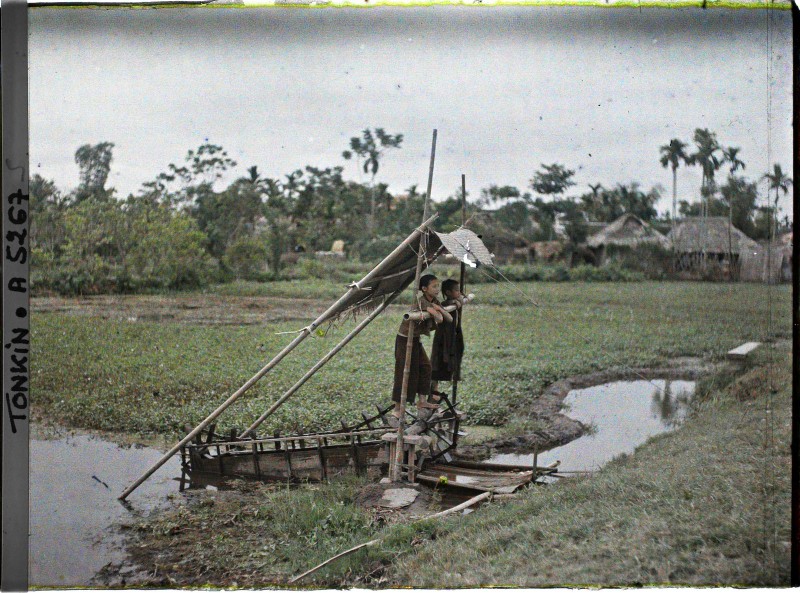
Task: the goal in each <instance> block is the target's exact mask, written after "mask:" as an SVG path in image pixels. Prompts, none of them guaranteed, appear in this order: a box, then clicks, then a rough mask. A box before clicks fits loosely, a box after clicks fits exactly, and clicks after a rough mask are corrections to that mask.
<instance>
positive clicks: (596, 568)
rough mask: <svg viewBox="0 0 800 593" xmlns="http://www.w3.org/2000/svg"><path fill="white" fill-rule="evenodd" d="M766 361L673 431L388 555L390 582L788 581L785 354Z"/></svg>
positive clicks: (709, 396)
mask: <svg viewBox="0 0 800 593" xmlns="http://www.w3.org/2000/svg"><path fill="white" fill-rule="evenodd" d="M764 357H765V355H764V353H762V362H766V360H765V358H764ZM775 360H776V364H775V365H773V366H771V367H761V368H757V369H755V370H753V371H751V372H750V373H749V374H747V375H745V376H744V377H742V378H741V379H739V380H738V381H736V382H734V383H732V384H730V385H728V386H727V387H725V388H722V389H717V388H716V387H714V386H713V385H712V386H711V391H710V392H708V393H706V394H705V396H704V398H703V399H702V401H700V402H699V405H698V406H697V410H696V411H695V413H694V414H693V415H692V416H691V417H690V418H689V420H688V421H687V422H686V424H685V425H684V426H683V427H682V428H681V429H680V430H679V431H678V432H676V433H672V434H665V435H662V436H661V437H659V438H655V439H652V440H651V441H649V442H648V443H647V444H646V445H644V446H642V447H640V448H639V449H638V450H637V451H636V453H635V454H634V455H632V456H629V457H626V458H622V459H618V460H616V461H615V462H612V463H611V464H609V465H608V466H606V468H605V469H604V470H603V471H602V472H600V473H599V474H598V475H597V476H595V477H592V478H587V479H582V480H575V481H570V482H569V483H563V484H560V485H558V486H557V487H553V488H545V489H539V490H535V491H530V492H528V493H527V494H526V495H525V496H524V497H523V498H522V499H521V500H520V501H519V502H514V503H513V504H509V505H507V506H506V507H504V508H502V509H498V510H496V511H494V512H486V513H479V514H476V515H475V516H474V518H473V517H470V519H469V520H461V522H460V524H458V520H455V521H453V523H454V525H452V526H451V531H450V533H448V534H447V535H446V536H440V537H439V538H437V539H436V541H433V542H430V543H427V544H426V545H424V546H422V547H421V548H419V549H418V550H417V553H416V554H413V555H408V556H404V557H403V559H402V560H400V561H399V562H397V563H395V565H394V566H393V568H392V572H391V577H392V578H391V580H392V582H394V583H398V584H399V583H403V584H409V585H412V586H417V587H441V586H446V587H463V586H468V585H488V584H496V585H501V584H508V585H516V586H526V587H533V586H541V585H547V584H553V583H574V584H620V585H633V584H637V583H644V584H647V583H676V584H677V583H681V584H694V585H700V584H716V583H725V584H741V585H755V584H758V585H767V584H770V585H778V584H783V585H786V584H788V579H789V539H790V521H789V519H790V502H791V487H790V475H791V457H790V442H791V354H790V353H787V352H786V351H784V352H782V353H780V354H777V355H776V358H775ZM771 385H773V386H774V387H775V388H776V390H777V392H776V393H775V394H774V395H772V396H770V395H768V390H769V387H770V386H771ZM768 400H769V401H768ZM768 403H769V404H770V405H771V408H772V411H771V414H772V416H773V419H774V420H773V427H774V443H775V445H774V448H771V449H769V450H768V449H765V447H764V443H765V435H766V430H767V429H766V424H765V422H764V418H765V416H767V415H768V414H766V412H765V408H766V406H767V405H768Z"/></svg>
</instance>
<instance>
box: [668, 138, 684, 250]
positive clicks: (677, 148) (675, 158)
mask: <svg viewBox="0 0 800 593" xmlns="http://www.w3.org/2000/svg"><path fill="white" fill-rule="evenodd" d="M685 149H686V144H685V143H684V142H681V141H680V140H678V139H677V138H673V139H672V140H670V141H669V144H665V145H664V146H662V147H661V166H662V167H664V168H665V169H666V168H667V167H670V166H671V167H672V231H673V233H672V234H673V236H674V235H675V217H676V216H677V203H678V166H679V165H680V162H681V161H683V162H684V163H687V164H689V155H688V154H686V150H685Z"/></svg>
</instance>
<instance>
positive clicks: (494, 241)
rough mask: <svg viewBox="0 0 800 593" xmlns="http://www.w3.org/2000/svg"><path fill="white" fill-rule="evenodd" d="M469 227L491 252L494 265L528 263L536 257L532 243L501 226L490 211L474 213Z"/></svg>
mask: <svg viewBox="0 0 800 593" xmlns="http://www.w3.org/2000/svg"><path fill="white" fill-rule="evenodd" d="M470 226H471V228H473V229H474V230H475V232H476V233H478V234H479V235H480V237H481V240H482V241H483V242H484V244H485V245H486V247H487V248H488V249H489V251H491V252H492V255H493V256H494V261H495V262H496V263H503V264H507V263H515V262H521V263H530V262H531V261H532V260H533V259H534V258H535V257H536V252H535V250H534V246H533V243H531V242H530V241H528V240H527V239H525V238H524V237H523V236H522V235H520V234H519V233H517V232H515V231H512V230H511V229H509V228H507V227H506V226H504V225H503V224H501V223H500V222H499V221H498V220H496V219H495V217H494V215H493V213H492V212H491V211H486V210H483V211H481V212H478V213H476V214H475V215H474V216H473V218H472V222H471V224H470Z"/></svg>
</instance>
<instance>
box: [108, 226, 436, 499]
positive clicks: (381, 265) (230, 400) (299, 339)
mask: <svg viewBox="0 0 800 593" xmlns="http://www.w3.org/2000/svg"><path fill="white" fill-rule="evenodd" d="M436 216H437V215H435V214H434V215H433V216H431V217H430V218H427V217H426V219H425V220H424V222H423V223H422V224H421V225H420V226H419V227H418V228H416V229H414V231H413V232H412V233H411V234H410V235H409V236H408V237H406V239H405V240H404V241H403V242H402V243H401V244H400V245H398V246H397V247H396V248H395V249H394V250H393V251H392V252H391V253H390V254H389V255H387V256H386V257H385V258H384V259H383V260H382V261H381V262H380V263H379V264H378V265H377V266H375V267H374V268H373V269H372V270H370V271H369V272H368V273H367V275H366V276H364V277H363V278H362V279H361V280H360V281H359V282H355V283H354V284H352V285H351V287H350V290H348V291H347V292H346V293H345V294H344V295H342V296H341V297H340V298H339V299H338V300H337V301H336V302H335V303H334V304H332V305H331V306H330V307H328V309H327V310H326V311H325V312H324V313H323V314H322V315H320V316H319V317H317V318H316V319H315V320H314V321H313V322H311V324H310V325H309V326H307V327H305V328H303V330H302V331H301V333H300V334H298V335H297V337H295V339H294V340H292V341H291V342H290V343H289V344H288V345H287V346H286V347H285V348H284V349H283V350H281V351H280V352H279V353H278V354H277V355H276V356H275V358H273V359H272V360H271V361H269V362H268V363H267V364H266V365H265V366H264V367H263V368H262V369H261V370H260V371H258V372H257V373H256V374H255V375H253V376H252V377H251V378H250V380H248V381H247V383H245V384H244V385H242V386H241V387H240V388H239V389H238V390H237V391H236V392H235V393H234V394H233V395H231V396H230V397H229V398H228V399H226V400H225V401H224V402H223V403H222V404H220V406H219V407H218V408H217V409H216V410H214V411H213V412H212V413H211V414H210V415H209V416H208V417H207V418H206V419H205V420H203V421H202V422H201V423H200V424H198V425H197V426H196V427H195V428H194V430H192V431H191V432H190V433H189V434H187V435H186V436H185V437H183V439H181V441H180V442H179V443H177V444H176V445H175V446H173V447H172V449H170V450H169V451H167V452H166V453H165V454H164V455H163V457H161V459H159V460H158V461H157V462H156V463H155V464H154V465H153V466H152V467H151V468H150V469H148V470H147V471H146V472H145V473H144V474H142V476H141V477H140V478H138V479H137V480H136V481H135V482H134V483H133V484H131V485H130V486H128V488H126V489H125V491H124V492H123V493H122V494H120V496H119V499H120V500H125V499H126V498H127V497H128V495H129V494H130V493H131V492H133V491H134V490H136V488H138V487H139V486H140V485H141V484H142V483H143V482H144V481H145V480H146V479H147V478H149V477H150V476H152V475H153V474H154V473H155V471H156V470H157V469H158V468H160V467H161V466H162V465H164V464H165V463H166V462H167V461H168V460H169V458H170V457H172V456H173V455H175V453H177V452H178V451H180V448H181V447H183V446H184V445H185V444H186V443H188V442H189V441H191V440H192V439H193V438H194V437H195V436H197V435H198V434H200V432H201V431H202V430H203V429H204V428H205V427H206V426H208V425H209V424H211V423H212V422H213V421H214V420H216V418H217V417H218V416H219V415H220V414H222V412H224V411H225V410H226V409H227V408H228V407H229V406H230V405H231V404H232V403H233V402H235V401H236V400H237V399H239V397H240V396H241V395H242V394H243V393H244V392H246V391H247V390H248V389H250V388H251V387H252V386H253V385H254V384H255V383H256V382H257V381H258V380H259V379H261V377H263V376H264V375H266V374H267V373H268V372H269V371H271V370H272V369H273V368H274V367H275V366H276V365H277V364H278V363H279V362H280V361H281V360H283V359H284V357H286V355H287V354H289V352H291V351H292V350H294V349H295V347H296V346H297V345H298V344H299V343H300V342H302V341H303V340H304V339H306V338H307V337H308V336H309V335H310V334H311V333H312V332H313V331H314V330H315V329H316V328H317V327H318V326H319V325H320V324H321V323H324V322H325V321H326V320H327V319H328V318H329V317H330V316H331V315H333V314H335V313H336V312H337V311H338V309H339V307H340V306H341V305H342V304H343V303H345V302H346V301H347V299H349V298H350V297H351V296H352V295H354V294H355V293H356V292H360V291H362V290H364V289H363V288H362V285H363V284H366V283H367V282H369V281H370V280H372V279H373V278H375V276H377V275H379V274H380V273H381V272H383V271H384V270H385V269H386V268H387V267H389V265H390V264H391V263H392V261H393V260H394V258H395V257H396V256H397V255H398V254H399V253H400V252H401V251H403V249H405V248H406V247H407V246H408V245H409V244H410V243H412V242H413V241H414V240H415V239H416V238H417V237H419V236H420V235H421V234H422V233H423V232H424V231H425V230H426V229H427V228H428V225H430V224H431V223H432V222H433V221H434V220H435V219H436Z"/></svg>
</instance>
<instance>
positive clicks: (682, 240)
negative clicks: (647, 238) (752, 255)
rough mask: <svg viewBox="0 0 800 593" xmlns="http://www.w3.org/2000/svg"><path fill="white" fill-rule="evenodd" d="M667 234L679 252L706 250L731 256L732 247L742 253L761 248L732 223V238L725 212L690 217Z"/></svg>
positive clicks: (710, 252)
mask: <svg viewBox="0 0 800 593" xmlns="http://www.w3.org/2000/svg"><path fill="white" fill-rule="evenodd" d="M667 238H668V239H669V240H671V241H672V244H673V245H674V247H675V251H676V252H678V253H702V252H705V253H706V254H717V255H722V256H727V255H728V251H730V252H731V253H732V254H733V255H734V256H740V255H741V254H742V252H744V251H753V252H754V251H758V243H756V242H755V241H753V240H752V239H751V238H750V237H748V236H747V235H745V234H744V233H743V232H742V231H740V230H739V229H737V228H736V227H735V226H731V227H730V243H729V242H728V219H727V218H725V217H724V216H709V217H708V218H706V219H705V220H703V219H702V218H700V217H693V218H686V219H684V220H682V221H680V222H679V223H678V225H677V226H676V227H675V230H674V231H670V232H669V234H668V235H667Z"/></svg>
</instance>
